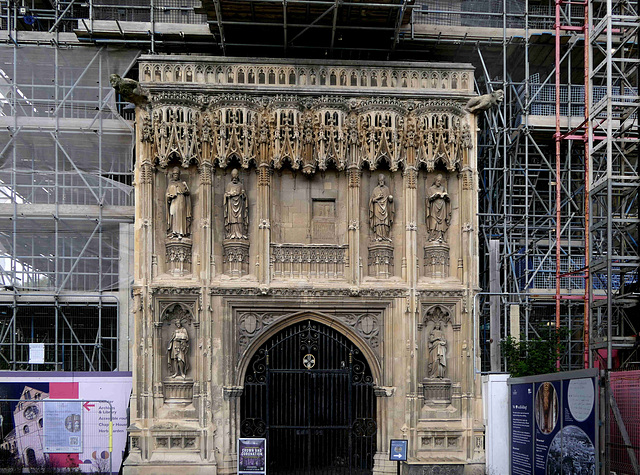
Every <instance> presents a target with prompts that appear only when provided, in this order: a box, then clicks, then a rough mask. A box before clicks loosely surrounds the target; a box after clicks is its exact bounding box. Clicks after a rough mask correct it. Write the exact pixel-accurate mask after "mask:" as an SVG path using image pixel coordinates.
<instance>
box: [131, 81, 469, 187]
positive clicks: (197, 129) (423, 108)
mask: <svg viewBox="0 0 640 475" xmlns="http://www.w3.org/2000/svg"><path fill="white" fill-rule="evenodd" d="M462 106H463V103H462V102H460V101H459V100H455V99H440V100H423V101H415V100H400V99H389V98H381V99H342V100H341V99H332V100H331V101H329V100H327V99H326V98H323V97H319V98H312V99H310V98H307V97H302V96H268V97H252V96H247V95H242V94H235V95H234V94H219V95H214V96H204V95H202V94H195V93H189V92H183V91H180V92H177V91H176V92H170V91H162V92H158V93H153V94H151V95H150V107H151V110H152V112H151V114H148V113H147V114H145V115H144V116H143V120H142V125H143V134H142V135H143V136H142V140H143V142H147V143H149V144H150V145H151V149H152V153H151V156H152V157H153V160H154V161H155V163H157V165H158V166H159V167H161V168H166V167H167V166H168V165H169V161H170V160H171V159H172V158H176V159H177V160H178V161H179V162H180V164H181V165H182V166H183V167H187V166H188V165H189V164H190V163H200V162H201V161H206V162H211V163H217V164H218V165H219V166H220V167H222V168H225V167H226V166H228V164H229V163H230V161H231V160H232V159H236V160H238V162H239V163H240V164H241V166H242V167H243V168H248V167H250V166H251V165H257V164H258V163H261V162H263V161H265V160H266V161H268V162H269V164H270V165H271V166H273V167H274V168H275V169H279V168H281V167H283V166H284V165H285V164H288V166H290V167H291V168H292V169H293V170H298V169H300V170H302V171H303V173H305V174H312V173H315V172H316V171H317V170H320V171H324V170H326V169H327V167H328V166H329V165H332V166H335V167H336V169H338V170H344V169H346V168H348V167H354V166H355V167H357V168H363V167H364V166H366V167H368V168H369V169H370V170H375V169H377V168H378V167H379V166H380V164H381V163H382V162H386V163H387V164H388V166H389V169H390V170H391V171H396V170H398V169H399V168H404V167H405V166H407V165H408V164H409V163H408V160H409V161H410V162H413V163H414V164H415V165H418V166H419V165H424V166H425V167H426V169H427V171H432V170H434V169H435V167H436V166H437V165H438V164H439V163H440V164H442V166H443V167H444V168H446V169H447V170H448V171H454V170H456V169H457V170H460V169H462V167H463V163H464V157H465V154H466V152H467V150H468V149H469V148H470V147H471V135H470V130H469V125H468V123H467V121H466V119H465V113H464V111H463V109H462ZM265 142H266V143H267V144H268V151H269V153H268V157H267V156H263V157H259V147H258V145H259V144H260V143H265ZM203 143H207V144H209V147H208V148H207V149H206V154H205V153H204V152H205V149H204V147H203V146H202V145H203ZM409 148H412V149H414V150H415V159H411V158H408V153H407V149H409Z"/></svg>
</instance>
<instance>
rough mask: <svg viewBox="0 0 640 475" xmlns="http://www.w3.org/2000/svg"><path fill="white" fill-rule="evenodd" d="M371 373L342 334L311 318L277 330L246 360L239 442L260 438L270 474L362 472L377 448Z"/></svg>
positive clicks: (365, 473)
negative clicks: (240, 439)
mask: <svg viewBox="0 0 640 475" xmlns="http://www.w3.org/2000/svg"><path fill="white" fill-rule="evenodd" d="M375 415H376V399H375V395H374V392H373V377H372V375H371V369H370V368H369V365H368V364H367V362H366V360H365V358H364V356H363V355H362V353H361V352H360V350H359V349H358V347H357V346H356V345H355V344H353V343H352V342H351V341H350V340H349V339H348V338H347V337H345V336H344V335H343V334H342V333H340V332H339V331H337V330H336V329H334V328H331V327H328V326H327V325H324V324H322V323H319V322H317V321H314V320H303V321H300V322H297V323H294V324H293V325H291V326H289V327H287V328H285V329H283V330H282V331H280V332H279V333H277V334H276V335H274V336H273V337H272V338H271V339H270V340H269V341H267V342H266V343H265V344H264V345H262V346H261V347H260V348H259V349H258V351H256V353H255V354H254V356H253V358H252V359H251V361H250V363H249V367H248V369H247V373H246V376H245V381H244V392H243V395H242V400H241V426H240V432H241V435H242V437H265V438H266V439H267V467H268V470H267V471H268V473H269V474H271V475H293V474H296V475H368V474H371V473H372V469H373V456H374V454H375V451H376V430H377V426H376V419H375V417H376V416H375Z"/></svg>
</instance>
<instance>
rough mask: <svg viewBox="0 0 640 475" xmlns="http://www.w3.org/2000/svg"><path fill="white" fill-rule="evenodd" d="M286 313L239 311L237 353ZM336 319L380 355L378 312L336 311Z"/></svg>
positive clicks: (379, 320)
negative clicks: (342, 312) (343, 312)
mask: <svg viewBox="0 0 640 475" xmlns="http://www.w3.org/2000/svg"><path fill="white" fill-rule="evenodd" d="M287 315H288V314H287V313H285V312H240V313H239V314H238V320H237V322H238V324H237V338H238V355H241V354H242V353H243V352H244V351H245V350H246V349H247V347H248V346H249V345H250V344H251V342H252V341H253V340H254V339H255V338H257V337H258V336H260V335H261V334H262V333H264V331H265V330H266V329H267V328H268V327H270V326H271V325H273V324H274V323H276V322H278V321H280V320H282V319H283V318H286V316H287ZM336 319H337V320H339V321H341V322H342V323H344V324H345V325H347V326H349V327H351V328H352V329H353V330H354V331H355V332H356V333H357V334H358V335H359V336H360V337H361V338H362V339H363V340H364V341H365V342H366V343H367V344H368V345H369V347H370V348H371V349H372V350H373V351H374V352H375V353H376V354H377V355H378V356H379V355H380V341H381V338H382V335H381V331H380V326H381V315H380V314H379V313H372V312H367V313H345V314H341V313H338V314H336Z"/></svg>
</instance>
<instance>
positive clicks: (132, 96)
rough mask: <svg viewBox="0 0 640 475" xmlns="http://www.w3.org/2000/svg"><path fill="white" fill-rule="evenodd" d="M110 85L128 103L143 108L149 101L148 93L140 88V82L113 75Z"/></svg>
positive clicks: (110, 78) (110, 77)
mask: <svg viewBox="0 0 640 475" xmlns="http://www.w3.org/2000/svg"><path fill="white" fill-rule="evenodd" d="M109 83H110V84H111V87H112V88H114V89H115V90H116V92H118V93H119V94H120V95H121V96H122V98H123V99H124V100H125V101H127V102H132V103H133V104H135V105H137V106H141V105H143V104H145V103H146V102H147V100H148V97H147V94H146V92H145V91H144V90H143V89H142V88H141V87H140V85H139V84H138V81H134V80H133V79H129V78H123V77H120V76H119V75H118V74H112V75H111V76H109Z"/></svg>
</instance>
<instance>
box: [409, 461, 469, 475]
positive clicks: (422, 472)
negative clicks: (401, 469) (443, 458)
mask: <svg viewBox="0 0 640 475" xmlns="http://www.w3.org/2000/svg"><path fill="white" fill-rule="evenodd" d="M405 473H407V475H463V474H464V473H465V465H463V464H453V463H435V464H432V465H431V464H429V465H426V464H425V465H418V464H415V465H413V464H412V465H409V467H408V470H407V472H405Z"/></svg>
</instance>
